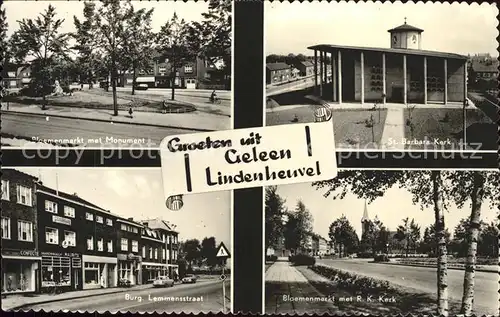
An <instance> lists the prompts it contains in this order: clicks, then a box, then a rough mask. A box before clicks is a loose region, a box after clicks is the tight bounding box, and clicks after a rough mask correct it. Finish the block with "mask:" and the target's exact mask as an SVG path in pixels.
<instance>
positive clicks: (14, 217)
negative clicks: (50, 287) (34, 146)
mask: <svg viewBox="0 0 500 317" xmlns="http://www.w3.org/2000/svg"><path fill="white" fill-rule="evenodd" d="M38 186H39V184H38V180H37V178H35V177H33V176H31V175H28V174H25V173H22V172H19V171H16V170H13V169H2V276H1V278H2V281H1V284H2V294H8V293H29V292H37V291H39V290H40V283H39V280H40V279H39V276H40V262H41V260H42V258H41V257H40V254H39V250H38V240H37V232H38V219H37V200H36V195H35V192H36V190H37V187H38Z"/></svg>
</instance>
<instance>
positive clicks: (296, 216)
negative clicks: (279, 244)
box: [285, 200, 312, 250]
mask: <svg viewBox="0 0 500 317" xmlns="http://www.w3.org/2000/svg"><path fill="white" fill-rule="evenodd" d="M311 232H312V215H311V213H310V212H309V210H308V209H307V208H306V206H305V205H304V203H303V202H302V201H301V200H298V201H297V205H296V207H295V210H294V211H292V212H290V213H289V214H288V221H287V223H286V225H285V246H286V248H287V249H291V250H304V249H305V244H306V242H307V239H308V236H309V234H310V233H311Z"/></svg>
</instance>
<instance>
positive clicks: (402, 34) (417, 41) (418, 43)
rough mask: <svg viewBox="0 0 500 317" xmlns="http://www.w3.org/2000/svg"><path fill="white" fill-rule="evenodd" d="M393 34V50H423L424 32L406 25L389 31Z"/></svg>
mask: <svg viewBox="0 0 500 317" xmlns="http://www.w3.org/2000/svg"><path fill="white" fill-rule="evenodd" d="M387 32H389V33H390V34H391V48H402V49H413V50H420V49H422V32H424V30H422V29H419V28H416V27H414V26H411V25H409V24H407V23H406V18H405V23H404V24H402V25H400V26H398V27H395V28H393V29H390V30H388V31H387Z"/></svg>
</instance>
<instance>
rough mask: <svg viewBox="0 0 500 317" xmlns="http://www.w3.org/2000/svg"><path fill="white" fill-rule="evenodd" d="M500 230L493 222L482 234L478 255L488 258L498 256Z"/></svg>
mask: <svg viewBox="0 0 500 317" xmlns="http://www.w3.org/2000/svg"><path fill="white" fill-rule="evenodd" d="M499 234H500V230H499V228H498V225H497V224H496V223H495V222H491V223H490V224H488V225H487V226H485V228H484V229H483V231H482V232H481V239H480V240H479V244H478V248H477V253H478V254H480V255H482V256H486V257H497V256H498V245H497V243H498V236H499Z"/></svg>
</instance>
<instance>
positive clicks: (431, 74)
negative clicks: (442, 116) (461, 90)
mask: <svg viewBox="0 0 500 317" xmlns="http://www.w3.org/2000/svg"><path fill="white" fill-rule="evenodd" d="M433 80H437V81H438V84H436V85H433V84H432V81H433ZM443 100H444V62H443V59H442V58H433V57H428V58H427V101H430V102H439V103H442V102H443Z"/></svg>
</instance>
